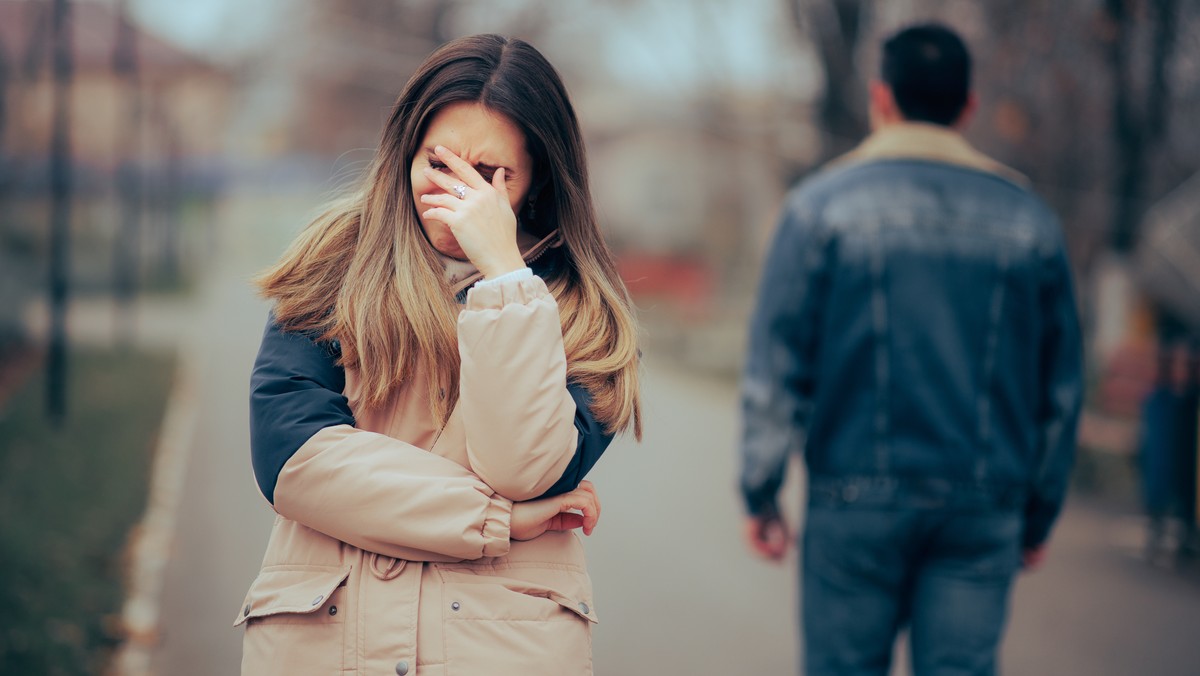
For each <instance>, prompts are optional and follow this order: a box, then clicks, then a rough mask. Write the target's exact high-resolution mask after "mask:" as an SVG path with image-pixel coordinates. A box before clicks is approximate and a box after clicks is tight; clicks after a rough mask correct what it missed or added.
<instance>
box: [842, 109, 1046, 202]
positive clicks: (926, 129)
mask: <svg viewBox="0 0 1200 676" xmlns="http://www.w3.org/2000/svg"><path fill="white" fill-rule="evenodd" d="M884 159H917V160H930V161H933V162H942V163H945V164H953V165H957V166H961V167H967V168H969V169H975V170H977V171H982V172H985V173H989V174H995V175H997V176H1000V177H1002V178H1005V179H1007V180H1009V181H1012V182H1013V183H1016V184H1018V185H1022V186H1025V185H1028V184H1029V179H1028V178H1026V177H1025V175H1024V174H1022V173H1020V172H1018V171H1017V170H1015V169H1012V168H1010V167H1007V166H1005V165H1003V164H1001V163H999V162H997V161H996V160H993V159H992V158H990V157H988V156H987V155H984V154H983V153H981V152H979V151H978V150H976V149H975V148H974V147H972V146H971V144H970V143H967V140H966V139H965V138H963V136H962V134H960V133H958V132H957V131H955V130H953V129H950V128H949V127H943V126H941V125H936V124H929V123H925V122H897V123H893V124H889V125H886V126H883V127H881V128H879V129H877V130H876V131H875V132H873V133H872V134H871V135H870V136H868V137H867V138H866V139H865V140H863V142H862V143H861V144H859V146H858V147H857V148H855V149H854V150H851V151H850V152H848V153H846V154H845V155H842V156H841V157H838V158H836V159H834V160H833V161H832V162H830V163H829V166H831V167H832V166H847V165H850V164H858V163H861V162H871V161H874V160H884Z"/></svg>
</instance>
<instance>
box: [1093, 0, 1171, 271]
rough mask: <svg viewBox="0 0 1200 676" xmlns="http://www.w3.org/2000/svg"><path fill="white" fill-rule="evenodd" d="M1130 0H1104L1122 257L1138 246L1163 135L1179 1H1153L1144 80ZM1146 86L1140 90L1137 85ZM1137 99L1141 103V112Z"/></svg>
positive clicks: (1116, 239) (1115, 226)
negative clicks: (1136, 66) (1136, 67)
mask: <svg viewBox="0 0 1200 676" xmlns="http://www.w3.org/2000/svg"><path fill="white" fill-rule="evenodd" d="M1132 5H1133V0H1105V3H1104V12H1105V18H1106V20H1107V21H1108V25H1107V28H1108V33H1107V34H1106V35H1105V38H1106V42H1107V44H1106V45H1105V47H1106V50H1105V52H1106V56H1107V60H1108V65H1109V69H1110V74H1111V77H1112V82H1113V112H1112V115H1113V137H1114V140H1115V144H1116V152H1115V155H1114V160H1115V163H1116V172H1115V174H1114V176H1113V185H1112V194H1113V217H1112V218H1113V220H1112V226H1111V233H1112V234H1111V237H1112V239H1111V243H1112V247H1113V249H1114V250H1115V251H1116V252H1118V253H1120V254H1127V253H1129V252H1130V251H1131V250H1132V249H1133V246H1134V244H1136V242H1137V226H1138V222H1139V221H1140V220H1141V216H1142V211H1143V209H1142V202H1143V200H1144V199H1145V192H1146V190H1145V188H1146V184H1147V180H1146V179H1147V172H1148V171H1149V169H1150V156H1151V154H1152V153H1153V152H1154V150H1155V149H1156V147H1157V146H1158V144H1159V142H1160V141H1161V139H1162V137H1163V132H1164V126H1165V124H1166V113H1167V104H1168V102H1169V101H1170V89H1169V86H1168V82H1167V77H1166V68H1167V62H1168V60H1169V59H1170V56H1171V53H1172V51H1173V47H1174V43H1175V34H1176V20H1177V14H1178V12H1177V10H1178V0H1152V2H1151V6H1152V11H1151V12H1150V14H1151V16H1152V18H1151V21H1152V22H1153V24H1152V27H1151V30H1152V34H1153V35H1152V40H1151V45H1152V46H1151V51H1150V58H1149V59H1148V60H1147V63H1146V68H1147V70H1148V71H1149V72H1147V73H1146V74H1145V75H1146V77H1145V78H1144V79H1143V78H1136V77H1135V76H1134V74H1133V72H1132V64H1133V63H1135V60H1134V58H1133V54H1132V51H1133V42H1134V23H1135V21H1136V17H1135V16H1134V8H1133V6H1132ZM1139 80H1141V81H1143V82H1146V83H1148V84H1147V87H1146V90H1145V91H1144V92H1142V91H1139V90H1138V89H1137V82H1138V81H1139ZM1138 101H1144V104H1143V107H1142V108H1141V109H1140V110H1139V109H1138V106H1137V102H1138Z"/></svg>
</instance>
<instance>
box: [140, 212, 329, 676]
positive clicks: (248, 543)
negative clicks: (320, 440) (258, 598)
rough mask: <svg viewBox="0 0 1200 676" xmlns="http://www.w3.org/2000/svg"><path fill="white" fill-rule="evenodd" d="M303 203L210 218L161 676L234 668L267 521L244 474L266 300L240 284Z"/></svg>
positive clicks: (277, 247) (299, 218) (278, 248)
mask: <svg viewBox="0 0 1200 676" xmlns="http://www.w3.org/2000/svg"><path fill="white" fill-rule="evenodd" d="M311 199H312V198H311V196H296V197H286V196H285V197H276V198H255V199H249V198H244V199H233V200H230V201H228V202H227V204H226V205H225V207H224V208H223V209H222V213H221V214H220V215H219V216H218V219H219V221H220V222H221V223H222V226H223V227H222V228H221V235H220V239H219V243H218V248H219V251H218V254H217V255H216V256H214V259H213V261H212V264H213V270H214V273H213V276H212V278H211V279H210V280H209V282H208V283H207V284H206V285H205V286H204V288H203V289H202V291H201V294H200V299H199V301H198V305H199V309H198V312H197V313H196V314H195V316H194V321H195V322H196V330H197V331H199V333H198V337H199V339H193V340H185V344H188V345H191V346H192V349H191V350H190V354H189V356H190V358H192V359H193V360H194V366H195V374H196V382H195V391H196V400H197V402H198V405H199V410H198V411H197V423H196V432H195V436H194V438H193V439H192V447H191V450H190V453H189V462H188V472H187V477H186V480H185V482H184V486H183V495H182V496H181V500H182V502H181V510H180V513H179V515H178V517H177V527H178V533H177V536H176V541H175V545H174V547H173V548H172V555H171V563H170V564H169V565H168V567H167V574H166V587H165V591H164V593H163V598H162V619H161V630H160V631H161V636H160V641H161V643H160V648H159V650H158V652H157V654H156V655H155V656H154V660H153V663H152V664H153V668H154V672H155V673H157V674H161V675H163V676H166V675H168V674H170V675H172V676H192V675H195V676H200V675H202V674H203V675H206V676H207V675H216V674H237V673H238V672H239V669H240V664H241V631H240V630H236V629H234V628H233V627H232V626H231V625H232V623H233V620H234V617H235V615H236V612H237V609H238V607H239V606H240V604H241V601H242V597H243V596H244V595H245V593H246V589H247V587H249V585H250V582H251V581H252V580H253V579H254V576H255V575H256V574H257V572H258V566H259V563H260V562H261V561H262V554H263V549H264V547H265V546H266V543H267V536H268V534H269V533H270V529H271V522H272V519H273V518H274V512H272V511H271V509H270V507H269V506H268V505H267V503H266V501H265V500H263V498H262V496H261V495H260V494H259V492H258V488H257V487H256V486H255V484H254V479H253V474H252V472H251V469H250V452H249V448H250V440H249V422H248V410H247V397H248V388H249V379H250V369H251V366H252V365H253V362H254V354H255V351H256V350H257V348H258V340H259V337H260V336H261V334H262V329H263V323H264V322H265V320H266V313H267V304H266V303H265V302H263V301H261V300H259V299H258V298H257V297H256V296H255V295H254V292H253V290H252V288H251V287H250V284H249V281H248V280H249V278H250V276H251V275H253V274H254V273H255V272H257V271H258V270H260V269H262V267H263V266H265V265H267V264H269V263H270V262H271V261H272V260H274V258H276V257H277V256H278V255H279V254H280V253H281V252H282V251H283V248H284V247H285V246H286V244H287V242H288V241H289V240H290V238H291V236H292V234H293V233H295V232H296V231H298V229H299V228H300V227H301V226H302V225H303V219H304V217H305V215H306V214H307V213H309V211H310V210H311V209H312V208H313V207H314V203H313V202H312V201H311Z"/></svg>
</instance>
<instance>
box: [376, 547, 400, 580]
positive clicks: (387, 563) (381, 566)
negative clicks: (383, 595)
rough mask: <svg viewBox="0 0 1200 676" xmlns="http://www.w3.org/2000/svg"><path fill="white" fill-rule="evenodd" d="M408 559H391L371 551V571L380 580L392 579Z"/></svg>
mask: <svg viewBox="0 0 1200 676" xmlns="http://www.w3.org/2000/svg"><path fill="white" fill-rule="evenodd" d="M406 563H408V561H406V560H404V559H393V558H392V557H390V556H384V555H383V554H379V553H376V552H371V572H372V573H373V574H374V575H375V577H377V578H379V579H380V580H384V581H387V580H394V579H395V578H396V576H398V575H399V574H400V573H401V572H402V571H403V570H404V565H405V564H406Z"/></svg>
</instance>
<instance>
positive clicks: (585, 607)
mask: <svg viewBox="0 0 1200 676" xmlns="http://www.w3.org/2000/svg"><path fill="white" fill-rule="evenodd" d="M579 610H580V612H582V613H583V614H584V615H587V614H588V613H589V612H591V609H590V608H588V604H586V603H584V602H582V601H580V602H579Z"/></svg>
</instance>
